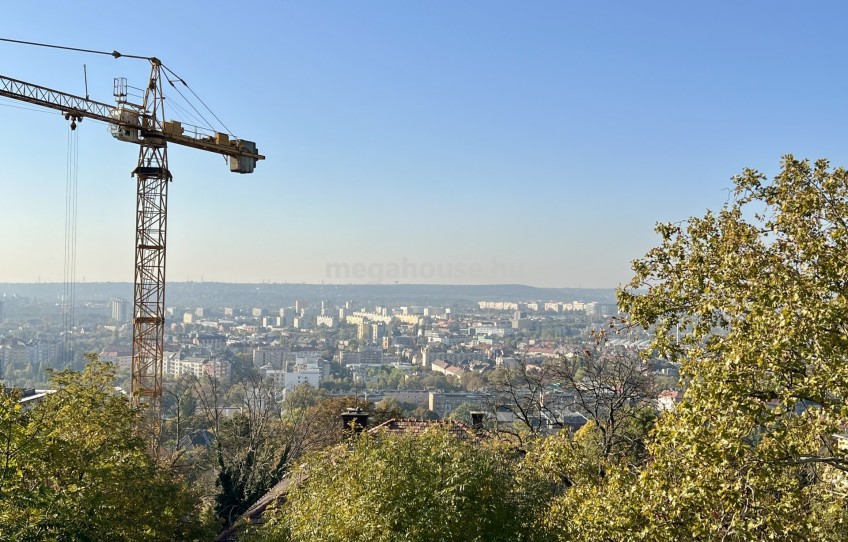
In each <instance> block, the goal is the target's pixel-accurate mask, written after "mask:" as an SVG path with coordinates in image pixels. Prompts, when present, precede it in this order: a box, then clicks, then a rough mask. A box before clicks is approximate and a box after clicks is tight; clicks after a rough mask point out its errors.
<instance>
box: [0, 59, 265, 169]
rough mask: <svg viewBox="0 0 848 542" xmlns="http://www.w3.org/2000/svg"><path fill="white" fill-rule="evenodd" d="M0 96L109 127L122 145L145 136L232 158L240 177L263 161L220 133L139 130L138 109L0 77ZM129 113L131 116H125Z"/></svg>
mask: <svg viewBox="0 0 848 542" xmlns="http://www.w3.org/2000/svg"><path fill="white" fill-rule="evenodd" d="M0 96H2V97H5V98H9V99H12V100H18V101H23V102H28V103H31V104H34V105H38V106H41V107H47V108H49V109H54V110H57V111H59V112H61V113H62V114H64V115H65V116H66V117H68V118H74V119H76V120H81V119H83V118H87V119H93V120H98V121H101V122H105V123H108V124H110V125H112V126H113V129H112V135H113V136H115V137H116V138H117V139H120V140H121V141H128V142H131V143H137V144H142V143H144V141H145V139H146V138H145V136H147V137H148V138H151V137H155V138H161V139H162V140H164V141H168V142H171V143H174V144H177V145H183V146H186V147H192V148H195V149H200V150H205V151H209V152H214V153H218V154H223V155H225V156H229V157H231V161H230V162H231V163H230V170H231V171H236V172H239V173H251V172H252V171H253V168H254V167H255V166H256V161H257V160H264V159H265V157H264V156H263V155H261V154H259V153H258V152H257V149H256V144H255V143H253V142H252V141H246V140H240V139H229V136H227V135H226V134H222V133H215V134H214V135H210V134H202V133H194V134H191V135H185V134H184V133H183V130H182V126H181V124H180V123H179V122H176V121H165V122H164V123H162V124H163V126H162V129H161V130H159V129H152V128H149V127H148V128H142V126H143V125H144V124H145V122H144V121H145V120H147V119H149V118H150V117H149V116H148V115H145V114H143V112H142V111H140V107H139V106H134V105H130V104H121V105H119V106H113V105H110V104H107V103H103V102H98V101H95V100H89V99H86V98H83V97H82V96H76V95H73V94H68V93H66V92H61V91H58V90H54V89H51V88H47V87H42V86H40V85H34V84H32V83H27V82H25V81H20V80H18V79H12V78H10V77H5V76H2V75H0ZM128 111H130V112H132V113H133V114H132V115H129V116H128V115H127V112H128ZM130 134H131V135H130ZM248 170H249V171H248Z"/></svg>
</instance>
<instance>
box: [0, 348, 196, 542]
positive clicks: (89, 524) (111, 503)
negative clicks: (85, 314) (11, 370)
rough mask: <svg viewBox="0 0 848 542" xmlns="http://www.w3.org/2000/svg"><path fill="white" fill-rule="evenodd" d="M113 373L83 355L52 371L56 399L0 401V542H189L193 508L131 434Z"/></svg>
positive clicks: (6, 397)
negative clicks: (25, 403)
mask: <svg viewBox="0 0 848 542" xmlns="http://www.w3.org/2000/svg"><path fill="white" fill-rule="evenodd" d="M113 379H114V368H113V367H112V366H111V365H108V364H105V363H102V362H100V361H99V360H97V358H96V357H90V358H89V363H88V364H87V365H86V367H85V368H84V370H83V371H82V372H74V371H61V372H56V373H53V374H52V376H51V383H52V385H53V386H54V387H55V388H56V392H55V393H53V394H51V395H48V396H47V397H46V398H44V399H43V400H42V402H40V403H39V404H37V405H36V406H34V407H33V408H32V409H31V410H28V411H27V410H25V409H23V408H22V407H21V405H20V404H19V403H18V402H17V397H16V395H15V394H14V393H12V394H8V393H5V392H4V393H3V394H2V396H0V426H2V429H0V440H2V446H3V465H2V471H0V484H1V485H0V539H3V540H33V541H35V540H118V541H120V540H140V539H144V540H195V539H203V538H205V537H208V535H209V533H208V531H207V530H204V527H203V525H202V522H201V517H202V516H203V514H202V511H201V508H200V501H199V499H198V498H197V496H196V495H194V494H193V492H192V491H190V490H189V489H188V488H187V487H186V486H185V485H184V484H183V483H182V482H181V481H180V480H179V478H177V477H175V475H174V473H173V472H171V471H170V470H169V469H167V468H165V467H163V466H160V465H157V464H156V463H155V462H154V460H153V459H152V458H151V457H150V456H149V455H148V454H147V451H146V444H145V442H143V441H142V440H141V439H139V438H137V437H135V436H134V435H133V434H132V430H131V428H132V422H133V419H134V413H133V412H132V410H131V409H130V406H129V403H128V401H127V399H126V398H125V397H123V396H121V395H119V394H117V393H116V392H115V389H114V388H113Z"/></svg>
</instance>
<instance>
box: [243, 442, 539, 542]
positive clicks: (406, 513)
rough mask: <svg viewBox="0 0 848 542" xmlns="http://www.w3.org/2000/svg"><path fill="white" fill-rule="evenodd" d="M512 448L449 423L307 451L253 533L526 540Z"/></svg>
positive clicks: (384, 539)
mask: <svg viewBox="0 0 848 542" xmlns="http://www.w3.org/2000/svg"><path fill="white" fill-rule="evenodd" d="M515 461H516V458H515V457H514V456H512V457H511V456H510V455H509V453H508V452H506V451H503V450H496V449H493V448H489V447H487V446H485V445H482V444H480V443H477V442H470V441H468V440H460V439H458V438H457V437H455V436H453V435H451V434H450V433H449V432H448V431H445V430H438V429H431V430H428V431H425V432H424V433H421V434H418V435H401V436H389V435H385V434H382V435H381V434H378V435H370V434H363V435H361V436H360V437H359V438H357V439H355V440H354V441H352V442H351V443H350V444H349V445H346V446H344V445H343V446H341V447H334V448H331V449H328V450H325V451H323V452H321V453H319V454H317V455H313V456H311V457H310V459H309V462H308V464H307V466H306V467H305V468H304V470H303V471H300V472H299V474H297V475H296V476H295V477H294V479H295V480H297V481H298V483H295V484H294V487H292V488H291V490H290V491H289V494H288V496H287V498H286V502H285V503H284V504H283V505H282V506H281V507H280V508H279V509H276V510H274V511H272V512H271V518H270V521H268V522H267V523H266V524H265V525H263V526H262V527H261V528H260V529H259V530H258V532H257V533H256V535H257V539H259V540H268V541H270V540H288V541H291V542H295V541H307V540H308V541H312V540H323V541H326V542H334V541H338V542H342V541H344V542H356V541H366V540H367V541H378V542H388V541H393V540H406V541H409V542H416V541H422V542H424V541H427V542H429V541H432V540H441V541H446V542H450V541H457V542H459V541H463V542H465V541H484V540H485V541H493V542H494V541H499V540H503V541H507V540H508V541H521V540H530V539H532V530H531V529H528V528H527V526H528V524H529V520H528V516H527V511H528V510H530V509H531V508H530V507H529V504H530V503H532V502H535V499H533V496H532V495H528V494H522V493H523V492H522V491H520V490H518V489H517V488H516V485H515V482H516V477H515V472H514V467H515Z"/></svg>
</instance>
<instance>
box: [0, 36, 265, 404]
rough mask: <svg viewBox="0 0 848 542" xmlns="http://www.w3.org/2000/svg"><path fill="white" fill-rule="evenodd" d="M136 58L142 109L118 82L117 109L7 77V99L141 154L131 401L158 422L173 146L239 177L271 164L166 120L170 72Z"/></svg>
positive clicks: (2, 93)
mask: <svg viewBox="0 0 848 542" xmlns="http://www.w3.org/2000/svg"><path fill="white" fill-rule="evenodd" d="M4 41H14V40H4ZM20 43H23V42H20ZM62 48H65V47H62ZM67 49H70V48H67ZM76 50H80V49H76ZM89 52H98V53H99V52H100V51H89ZM108 54H111V55H112V56H114V57H115V58H118V57H121V56H132V55H121V54H120V53H118V52H113V53H108ZM134 58H145V59H146V60H148V61H149V62H150V68H151V69H150V78H149V79H148V83H147V87H146V88H145V89H144V98H143V102H142V103H141V104H134V103H130V102H129V101H128V93H127V82H126V79H123V78H117V79H115V84H114V95H115V100H116V103H115V104H114V105H112V104H106V103H102V102H97V101H94V100H90V99H89V98H88V97H87V96H86V97H85V98H83V97H81V96H75V95H73V94H68V93H66V92H60V91H58V90H53V89H49V88H46V87H42V86H39V85H34V84H32V83H27V82H25V81H19V80H17V79H12V78H9V77H5V76H2V75H0V97H5V98H10V99H13V100H20V101H23V102H28V103H30V104H33V105H38V106H41V107H47V108H50V109H55V110H58V111H60V112H61V113H62V114H63V115H64V116H65V119H66V120H69V121H70V122H71V129H75V128H76V123H77V122H81V121H82V120H83V119H94V120H98V121H102V122H105V123H108V124H109V127H110V131H111V133H112V135H113V136H114V137H115V138H116V139H118V140H120V141H125V142H129V143H134V144H136V145H138V146H139V152H138V164H137V166H136V168H135V169H134V170H133V171H132V175H133V176H134V177H135V179H136V183H137V195H136V214H135V230H136V233H135V280H134V293H133V314H132V324H133V343H132V388H131V398H132V399H131V401H132V403H133V406H135V407H140V406H144V407H146V409H147V410H148V412H149V414H151V415H154V416H158V415H159V410H160V401H161V396H162V362H163V350H164V331H165V254H166V231H167V227H166V226H167V219H168V184H169V183H170V182H171V180H172V176H171V171H170V169H169V167H168V144H169V143H173V144H176V145H183V146H185V147H191V148H194V149H200V150H203V151H209V152H213V153H218V154H221V155H224V156H225V157H228V158H229V166H230V171H232V172H235V173H252V172H253V170H254V168H255V167H256V162H257V161H258V160H263V159H264V158H265V157H264V156H263V155H261V154H259V152H258V151H257V148H256V144H255V143H254V142H252V141H246V140H244V139H236V138H234V137H232V136H230V135H229V134H225V133H221V132H214V131H211V130H209V131H207V130H202V129H198V128H192V129H191V130H186V129H185V128H184V127H183V125H182V124H181V123H180V122H178V121H174V120H166V118H165V96H164V93H163V90H162V87H163V85H162V77H163V73H162V70H163V69H166V70H167V67H165V66H163V65H162V62H161V61H159V59H157V58H154V57H149V58H148V57H134ZM169 71H170V70H169ZM171 73H173V72H171Z"/></svg>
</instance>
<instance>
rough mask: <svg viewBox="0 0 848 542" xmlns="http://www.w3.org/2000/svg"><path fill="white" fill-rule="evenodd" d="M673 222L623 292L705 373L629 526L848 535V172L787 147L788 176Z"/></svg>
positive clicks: (744, 180)
mask: <svg viewBox="0 0 848 542" xmlns="http://www.w3.org/2000/svg"><path fill="white" fill-rule="evenodd" d="M657 231H658V232H659V233H660V235H661V236H662V244H661V245H660V246H659V247H657V248H655V249H653V250H651V251H650V252H649V253H648V254H647V255H646V256H645V257H644V258H643V259H641V260H638V261H636V262H635V263H634V270H635V272H636V275H635V277H634V278H633V280H632V281H631V282H630V284H629V285H628V287H627V288H625V289H624V290H622V291H621V292H620V294H619V302H620V306H621V308H622V309H623V310H624V311H626V312H628V313H629V315H630V318H631V319H632V321H633V322H634V323H636V324H638V325H640V326H642V327H644V328H646V329H647V328H653V329H654V330H655V334H656V335H655V339H654V344H653V346H654V348H655V349H656V351H657V352H658V353H659V354H660V355H661V356H665V357H667V358H669V359H674V360H680V361H681V362H682V375H683V377H684V379H686V380H687V382H688V383H689V387H688V389H687V391H686V394H685V396H684V401H683V403H682V404H681V405H680V406H679V407H678V409H677V411H676V412H675V414H674V415H670V416H665V417H663V418H662V419H661V420H660V422H659V424H658V427H657V430H656V433H655V438H654V441H653V443H652V444H651V445H650V446H649V449H648V452H649V456H650V458H651V460H650V462H649V463H648V465H647V466H646V467H645V469H643V470H642V472H641V473H640V475H639V480H638V484H635V485H634V486H633V488H632V489H631V490H630V491H629V494H630V495H631V496H632V497H634V498H635V499H636V502H638V503H639V513H638V514H630V515H629V516H628V518H626V521H625V519H623V518H624V515H623V514H619V515H618V516H616V517H617V518H619V519H620V520H622V524H624V525H628V527H627V529H626V530H623V531H620V532H619V535H620V536H619V537H618V538H620V539H624V538H630V539H637V538H641V539H646V540H680V539H687V540H712V539H716V540H718V539H721V540H740V541H741V540H766V539H768V540H771V539H781V540H843V539H846V538H848V534H846V533H848V529H846V528H845V525H844V516H845V510H846V498H845V496H844V491H843V489H842V487H843V486H844V484H845V476H846V472H848V456H846V451H845V450H844V449H840V448H839V447H838V446H836V443H835V439H834V435H835V434H836V433H837V432H839V431H840V430H841V428H842V427H844V425H845V424H846V422H848V397H846V390H848V363H846V362H848V359H846V358H848V333H846V327H845V323H844V320H845V314H846V309H848V265H846V263H848V262H846V254H848V173H846V171H845V170H843V169H835V170H831V169H830V168H829V164H828V163H827V162H826V161H824V160H821V161H818V162H816V163H815V164H814V165H811V164H810V163H809V162H806V161H798V160H795V159H793V158H792V157H791V156H787V157H786V158H785V159H784V161H783V164H782V171H781V172H780V173H779V174H778V175H777V176H776V177H775V179H774V181H773V182H771V183H769V182H767V180H766V178H765V176H763V175H762V174H760V173H757V172H755V171H752V170H746V171H745V172H744V173H743V174H742V175H740V176H739V177H737V178H735V190H734V198H733V199H732V200H731V201H730V202H728V203H727V204H726V205H725V206H724V207H723V208H722V209H721V211H719V212H718V213H712V212H708V213H707V214H706V215H705V216H704V217H702V218H692V219H690V220H688V221H687V222H686V223H684V224H662V225H660V226H658V228H657ZM678 328H679V329H680V331H681V335H682V338H681V341H680V342H679V343H678V342H677V341H676V339H675V335H676V333H675V331H676V330H677V329H678ZM625 510H626V508H625ZM834 522H836V523H834ZM625 532H626V533H627V536H625V534H624V533H625ZM637 534H638V536H637Z"/></svg>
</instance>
